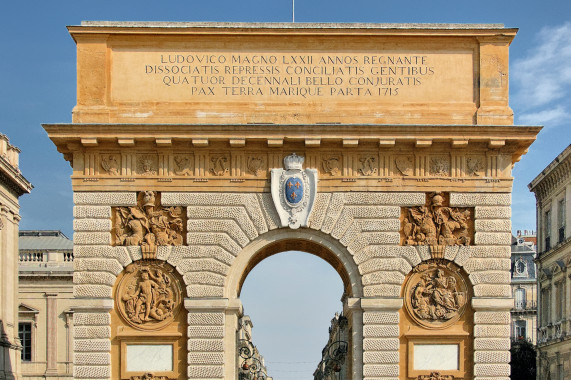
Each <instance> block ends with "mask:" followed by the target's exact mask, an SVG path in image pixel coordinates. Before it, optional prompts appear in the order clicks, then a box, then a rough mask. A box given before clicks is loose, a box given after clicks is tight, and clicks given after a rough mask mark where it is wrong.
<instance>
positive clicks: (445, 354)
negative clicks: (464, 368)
mask: <svg viewBox="0 0 571 380" xmlns="http://www.w3.org/2000/svg"><path fill="white" fill-rule="evenodd" d="M458 354H459V350H458V345H457V344H415V345H414V369H415V370H458V369H459V368H458V362H459V360H458Z"/></svg>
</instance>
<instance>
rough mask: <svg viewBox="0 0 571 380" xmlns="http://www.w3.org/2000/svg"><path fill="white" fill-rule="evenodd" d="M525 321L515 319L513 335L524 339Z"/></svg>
mask: <svg viewBox="0 0 571 380" xmlns="http://www.w3.org/2000/svg"><path fill="white" fill-rule="evenodd" d="M526 327H527V322H526V321H515V337H516V338H517V339H526V335H525V333H526Z"/></svg>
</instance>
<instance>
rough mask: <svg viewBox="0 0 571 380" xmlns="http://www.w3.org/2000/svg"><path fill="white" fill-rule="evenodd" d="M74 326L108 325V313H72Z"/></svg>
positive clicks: (109, 318)
mask: <svg viewBox="0 0 571 380" xmlns="http://www.w3.org/2000/svg"><path fill="white" fill-rule="evenodd" d="M73 324H74V325H75V326H108V325H110V324H111V315H110V314H109V313H74V314H73Z"/></svg>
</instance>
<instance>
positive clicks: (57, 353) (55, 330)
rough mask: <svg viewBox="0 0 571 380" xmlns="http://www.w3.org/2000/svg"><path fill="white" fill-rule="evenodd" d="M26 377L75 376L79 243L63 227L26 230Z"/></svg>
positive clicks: (22, 260)
mask: <svg viewBox="0 0 571 380" xmlns="http://www.w3.org/2000/svg"><path fill="white" fill-rule="evenodd" d="M19 247H20V248H19V278H20V282H19V287H18V294H19V300H18V301H19V308H18V314H19V323H18V333H19V337H20V341H21V344H22V353H21V358H22V378H23V379H29V380H40V379H46V378H51V379H54V380H55V379H72V378H73V357H72V355H73V241H71V240H70V239H68V238H67V237H66V236H65V235H64V234H63V233H62V232H61V231H20V238H19Z"/></svg>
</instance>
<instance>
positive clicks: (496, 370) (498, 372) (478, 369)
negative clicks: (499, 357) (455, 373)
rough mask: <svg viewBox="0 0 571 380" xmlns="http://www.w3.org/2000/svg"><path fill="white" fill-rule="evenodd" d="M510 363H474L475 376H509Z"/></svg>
mask: <svg viewBox="0 0 571 380" xmlns="http://www.w3.org/2000/svg"><path fill="white" fill-rule="evenodd" d="M509 375H510V365H509V364H481V363H480V364H474V376H489V377H496V376H509Z"/></svg>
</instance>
